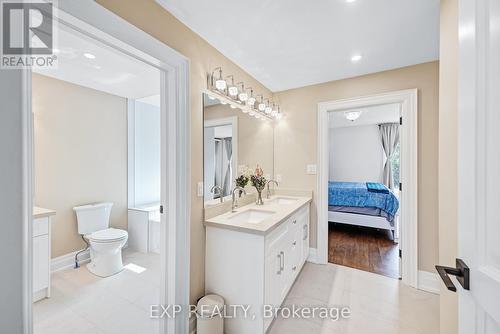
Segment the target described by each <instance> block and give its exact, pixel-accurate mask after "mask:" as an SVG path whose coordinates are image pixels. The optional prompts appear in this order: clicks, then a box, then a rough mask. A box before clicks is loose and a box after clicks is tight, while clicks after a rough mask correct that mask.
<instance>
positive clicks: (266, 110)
mask: <svg viewBox="0 0 500 334" xmlns="http://www.w3.org/2000/svg"><path fill="white" fill-rule="evenodd" d="M272 111H273V108H272V107H271V105H270V103H269V99H268V100H267V105H266V107H265V109H264V112H265V113H266V114H268V115H269V114H270V113H271V112H272Z"/></svg>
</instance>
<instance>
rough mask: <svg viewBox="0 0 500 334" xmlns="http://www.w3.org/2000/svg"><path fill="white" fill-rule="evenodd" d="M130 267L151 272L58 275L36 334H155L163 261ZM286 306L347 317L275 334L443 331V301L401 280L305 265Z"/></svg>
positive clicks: (40, 308) (277, 327)
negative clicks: (325, 309) (343, 310)
mask: <svg viewBox="0 0 500 334" xmlns="http://www.w3.org/2000/svg"><path fill="white" fill-rule="evenodd" d="M124 262H125V263H126V264H128V263H134V264H136V265H139V266H141V267H144V268H147V270H146V271H144V272H143V273H140V274H138V273H135V272H133V271H130V270H124V271H123V272H121V273H120V274H118V275H115V276H112V277H109V278H105V279H102V278H98V277H96V276H94V275H92V274H90V273H89V272H88V271H87V269H86V268H85V267H82V268H80V269H77V270H72V269H70V270H66V271H61V272H57V273H55V274H54V275H53V277H52V297H51V298H50V299H45V300H42V301H40V302H38V303H36V304H35V306H34V327H35V334H80V333H81V334H84V333H85V334H111V333H113V334H114V333H120V334H127V333H133V334H139V333H140V334H155V333H158V324H157V323H156V321H154V320H151V319H150V318H149V305H150V304H157V303H158V295H159V277H160V276H159V256H158V255H155V254H142V253H126V255H125V257H124ZM285 304H286V305H291V304H296V305H299V306H337V307H343V306H348V307H350V309H351V313H352V316H351V318H350V319H348V320H339V321H331V320H321V319H286V320H285V319H281V318H278V319H276V320H275V321H274V323H273V325H272V327H271V328H270V331H269V332H268V333H269V334H294V333H300V334H304V333H307V334H316V333H318V334H324V333H332V334H379V333H380V334H437V333H439V297H438V296H437V295H433V294H430V293H426V292H423V291H419V290H415V289H413V288H409V287H407V286H405V285H403V284H402V283H401V282H400V281H399V280H396V279H392V278H388V277H384V276H380V275H376V274H372V273H368V272H364V271H360V270H355V269H351V268H347V267H341V266H337V265H333V264H328V265H325V266H319V265H313V264H306V265H305V267H304V269H303V270H302V272H301V273H300V275H299V277H298V278H297V281H296V283H295V284H294V286H293V287H292V289H291V291H290V293H289V295H288V297H287V299H286V301H285Z"/></svg>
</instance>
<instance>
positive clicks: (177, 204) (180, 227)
mask: <svg viewBox="0 0 500 334" xmlns="http://www.w3.org/2000/svg"><path fill="white" fill-rule="evenodd" d="M54 14H55V17H57V19H58V21H59V24H64V25H67V26H69V27H71V28H73V29H75V30H77V31H79V32H81V33H84V34H85V35H87V36H89V37H91V38H94V39H96V40H99V41H101V42H103V43H105V44H107V45H109V46H111V47H113V48H115V49H117V50H119V51H120V52H123V53H126V54H128V55H130V56H132V57H135V58H137V59H139V60H141V61H144V62H146V63H148V64H150V65H152V66H155V67H157V68H158V69H160V71H161V89H162V92H163V93H162V94H161V97H162V99H161V133H162V134H161V140H162V146H161V150H162V158H161V164H162V180H166V182H162V185H161V198H162V205H163V206H164V208H165V210H166V214H164V215H162V218H161V219H162V224H161V226H162V231H161V234H162V235H161V238H162V250H161V254H162V255H161V266H162V276H161V282H162V284H161V292H160V303H161V304H163V305H173V304H179V305H182V306H185V310H187V311H188V308H187V306H188V305H189V287H190V286H189V270H190V268H189V259H190V257H189V256H190V252H189V250H190V177H191V164H190V100H189V60H188V59H187V58H186V57H184V56H183V55H181V54H180V53H178V52H177V51H175V50H173V49H171V48H170V47H168V46H167V45H166V44H164V43H162V42H160V41H158V40H157V39H155V38H153V37H152V36H150V35H148V34H146V33H145V32H143V31H142V30H140V29H138V28H137V27H135V26H133V25H132V24H130V23H128V22H127V21H125V20H123V19H122V18H120V17H118V16H117V15H115V14H114V13H112V12H110V11H108V10H107V9H105V8H104V7H102V6H100V5H98V4H97V3H95V2H94V1H92V0H78V1H59V3H58V10H57V11H55V13H54ZM23 79H24V80H23V81H24V82H23V93H24V94H23V95H24V102H23V118H24V119H23V127H24V128H23V141H24V143H23V148H24V152H23V157H24V159H23V175H24V177H23V181H24V187H23V211H24V215H23V216H24V219H23V240H22V241H23V261H24V262H23V273H22V274H23V275H22V280H23V310H22V312H23V333H25V334H32V333H33V323H32V305H33V302H32V276H33V273H32V237H31V235H32V234H31V233H32V219H33V217H32V210H33V200H32V196H33V192H32V189H33V187H32V176H33V125H32V115H31V94H32V91H31V71H25V73H24V77H23ZM167 278H168V279H167ZM187 311H186V313H185V315H186V316H185V317H184V316H179V315H178V316H177V317H176V318H175V319H165V321H161V322H160V326H161V333H168V334H174V333H188V330H189V323H188V321H189V319H188V317H187V315H188V312H187Z"/></svg>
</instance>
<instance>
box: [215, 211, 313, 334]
mask: <svg viewBox="0 0 500 334" xmlns="http://www.w3.org/2000/svg"><path fill="white" fill-rule="evenodd" d="M276 225H277V227H275V228H274V229H273V230H272V231H271V232H269V233H268V234H254V233H249V232H246V231H238V230H231V229H225V228H219V227H214V226H207V236H206V263H205V266H206V270H205V290H206V291H205V292H206V293H215V294H218V295H220V296H222V297H223V298H224V299H225V301H226V305H249V306H250V311H249V312H250V313H252V315H255V318H252V317H250V318H247V319H245V318H244V317H242V316H238V317H235V318H226V319H225V325H224V329H225V333H227V334H260V333H265V332H266V331H267V329H268V328H269V326H270V325H271V323H272V320H273V319H272V318H264V317H263V307H264V305H274V306H280V305H281V304H282V303H283V301H284V299H285V297H286V295H287V294H288V292H289V290H290V287H291V286H292V285H293V283H294V281H295V279H296V278H297V275H298V273H299V272H300V270H301V269H302V266H303V265H304V263H305V261H306V260H307V257H308V255H309V202H307V203H306V204H305V205H303V206H302V207H300V208H298V209H296V210H295V211H294V212H292V214H291V215H290V216H289V217H288V218H286V219H284V220H283V221H281V222H279V223H278V224H276Z"/></svg>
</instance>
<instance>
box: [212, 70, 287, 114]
mask: <svg viewBox="0 0 500 334" xmlns="http://www.w3.org/2000/svg"><path fill="white" fill-rule="evenodd" d="M223 78H224V77H223V75H222V68H221V67H217V68H215V69H214V70H213V71H212V73H211V74H209V75H208V80H207V81H208V90H209V91H210V94H209V96H211V97H214V98H217V99H219V100H220V101H221V103H223V104H229V105H230V107H231V108H233V109H236V108H237V109H240V110H241V111H242V112H244V113H246V114H248V115H250V116H254V117H255V118H258V119H263V120H279V119H281V118H282V117H283V113H282V112H281V111H280V110H279V106H278V105H277V104H275V103H273V102H272V101H271V100H270V99H268V98H266V99H264V97H263V96H262V95H256V96H260V100H259V101H260V102H259V103H256V99H255V98H254V97H253V90H251V95H248V94H247V92H246V90H245V84H244V83H243V82H238V83H237V84H236V85H235V84H234V77H233V76H232V75H229V76H226V79H227V78H230V79H231V82H227V81H226V80H224V79H223ZM239 87H241V90H240V89H239ZM264 100H266V101H267V103H266V104H264V103H263V101H264ZM263 106H264V108H262V107H263Z"/></svg>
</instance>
